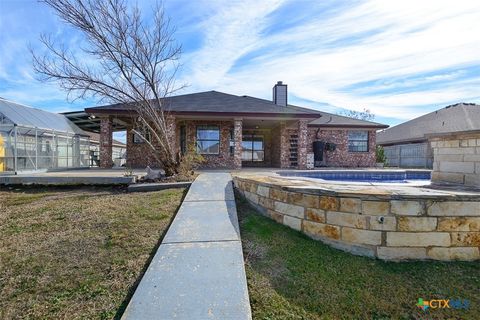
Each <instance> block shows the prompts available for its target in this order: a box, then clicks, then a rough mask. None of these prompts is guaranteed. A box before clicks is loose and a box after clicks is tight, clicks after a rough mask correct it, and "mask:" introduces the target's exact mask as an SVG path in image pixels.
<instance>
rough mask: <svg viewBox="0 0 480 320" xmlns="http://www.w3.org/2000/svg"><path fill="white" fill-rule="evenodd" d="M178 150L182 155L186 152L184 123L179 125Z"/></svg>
mask: <svg viewBox="0 0 480 320" xmlns="http://www.w3.org/2000/svg"><path fill="white" fill-rule="evenodd" d="M180 152H181V153H182V155H184V154H185V153H187V129H186V127H185V125H181V126H180Z"/></svg>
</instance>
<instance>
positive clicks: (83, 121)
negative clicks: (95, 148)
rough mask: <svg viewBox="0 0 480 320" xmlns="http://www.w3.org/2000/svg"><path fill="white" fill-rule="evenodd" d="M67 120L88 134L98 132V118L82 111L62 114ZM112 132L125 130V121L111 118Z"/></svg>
mask: <svg viewBox="0 0 480 320" xmlns="http://www.w3.org/2000/svg"><path fill="white" fill-rule="evenodd" d="M63 115H65V116H66V117H67V118H68V120H70V121H72V122H73V123H75V124H76V125H77V126H78V127H80V129H82V130H84V131H89V132H96V133H99V132H100V118H99V117H95V116H93V115H90V114H88V113H86V112H84V111H78V112H64V113H63ZM112 127H113V131H124V130H126V129H127V121H126V119H122V118H118V117H112Z"/></svg>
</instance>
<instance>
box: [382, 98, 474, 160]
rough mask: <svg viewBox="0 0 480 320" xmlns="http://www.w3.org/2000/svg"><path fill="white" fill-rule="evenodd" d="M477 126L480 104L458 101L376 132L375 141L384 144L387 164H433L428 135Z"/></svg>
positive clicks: (467, 130)
mask: <svg viewBox="0 0 480 320" xmlns="http://www.w3.org/2000/svg"><path fill="white" fill-rule="evenodd" d="M478 130H480V106H479V105H476V104H473V103H457V104H454V105H450V106H447V107H445V108H442V109H439V110H437V111H434V112H431V113H428V114H426V115H423V116H421V117H418V118H415V119H413V120H410V121H407V122H404V123H402V124H399V125H397V126H394V127H391V128H388V129H386V130H384V131H380V132H377V144H378V145H381V146H383V147H384V149H385V154H386V156H387V161H388V164H389V165H390V166H398V167H405V168H432V167H433V152H432V147H431V145H430V143H429V142H428V137H429V136H432V135H438V134H453V133H457V132H469V131H470V132H473V131H478Z"/></svg>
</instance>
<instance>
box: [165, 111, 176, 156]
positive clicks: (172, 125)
mask: <svg viewBox="0 0 480 320" xmlns="http://www.w3.org/2000/svg"><path fill="white" fill-rule="evenodd" d="M165 120H166V125H167V135H168V141H169V142H170V145H171V146H172V148H173V154H175V156H176V155H177V153H178V147H177V146H178V143H177V140H178V137H177V122H176V120H175V117H173V116H167V117H166V119H165Z"/></svg>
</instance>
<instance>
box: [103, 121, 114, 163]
mask: <svg viewBox="0 0 480 320" xmlns="http://www.w3.org/2000/svg"><path fill="white" fill-rule="evenodd" d="M112 140H113V136H112V118H111V117H101V118H100V168H111V167H112V166H113V161H112Z"/></svg>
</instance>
